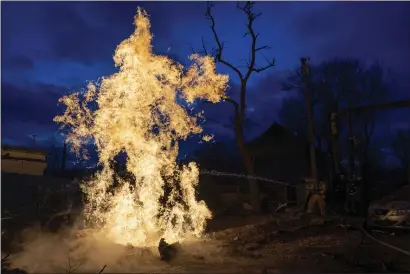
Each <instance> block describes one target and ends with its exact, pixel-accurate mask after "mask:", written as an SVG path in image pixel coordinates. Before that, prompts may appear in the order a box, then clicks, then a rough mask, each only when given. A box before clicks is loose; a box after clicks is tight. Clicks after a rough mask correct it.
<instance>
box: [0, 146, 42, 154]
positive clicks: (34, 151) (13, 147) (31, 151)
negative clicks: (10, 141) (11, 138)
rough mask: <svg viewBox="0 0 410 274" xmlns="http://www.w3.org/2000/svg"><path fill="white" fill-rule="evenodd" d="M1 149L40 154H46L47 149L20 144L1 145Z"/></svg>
mask: <svg viewBox="0 0 410 274" xmlns="http://www.w3.org/2000/svg"><path fill="white" fill-rule="evenodd" d="M1 149H2V150H14V151H22V152H28V153H35V154H42V155H44V154H47V150H45V149H38V148H29V147H22V146H9V145H2V146H1Z"/></svg>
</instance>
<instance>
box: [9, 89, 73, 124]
mask: <svg viewBox="0 0 410 274" xmlns="http://www.w3.org/2000/svg"><path fill="white" fill-rule="evenodd" d="M1 92H2V94H1V121H2V124H3V125H4V124H8V123H14V122H16V121H20V122H35V123H37V124H39V125H50V124H52V123H54V122H53V117H54V116H55V115H57V114H58V112H59V107H58V98H60V97H61V96H62V95H64V94H66V93H67V90H66V89H65V88H63V87H58V86H53V85H44V84H36V85H31V86H27V87H25V88H21V87H17V86H14V85H11V84H8V83H2V85H1Z"/></svg>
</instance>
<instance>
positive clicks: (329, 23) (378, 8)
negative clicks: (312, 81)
mask: <svg viewBox="0 0 410 274" xmlns="http://www.w3.org/2000/svg"><path fill="white" fill-rule="evenodd" d="M409 11H410V3H408V2H359V3H353V2H335V3H331V4H330V5H328V6H327V7H324V8H322V9H317V10H314V11H311V12H308V13H305V14H304V15H303V16H300V17H298V18H295V20H294V21H293V25H292V26H291V30H293V33H294V35H295V36H297V37H299V39H300V40H301V41H302V40H303V41H305V44H304V45H305V46H306V47H307V51H308V52H310V53H311V54H312V55H314V57H315V58H316V59H318V58H320V59H321V60H323V59H328V58H332V57H335V56H337V57H346V56H348V57H359V58H361V59H364V60H366V59H367V60H380V61H382V62H383V63H386V65H387V66H394V67H396V68H397V69H400V70H402V69H406V70H407V71H410V64H409V62H410V51H409V49H410V31H409V29H410V16H409ZM312 57H313V56H312Z"/></svg>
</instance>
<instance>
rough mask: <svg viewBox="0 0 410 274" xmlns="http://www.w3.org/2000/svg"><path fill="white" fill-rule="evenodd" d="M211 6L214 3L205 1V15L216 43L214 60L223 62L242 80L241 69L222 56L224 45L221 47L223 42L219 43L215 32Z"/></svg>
mask: <svg viewBox="0 0 410 274" xmlns="http://www.w3.org/2000/svg"><path fill="white" fill-rule="evenodd" d="M213 6H214V4H212V3H209V2H208V3H207V9H206V13H205V16H206V18H207V19H208V20H210V21H211V26H210V28H211V30H212V33H213V35H214V39H215V42H216V44H217V49H216V50H215V52H214V57H215V60H216V61H217V62H219V63H221V64H224V65H225V66H227V67H229V68H230V69H232V70H233V71H234V72H235V73H236V74H237V75H238V77H239V79H240V80H241V81H243V75H242V73H241V71H240V70H239V69H238V68H237V67H235V66H234V65H232V64H231V63H229V62H227V61H226V60H224V59H223V58H222V53H223V49H224V47H223V43H221V41H220V40H219V36H218V34H217V33H216V29H215V18H214V17H213V15H212V12H211V11H212V7H213Z"/></svg>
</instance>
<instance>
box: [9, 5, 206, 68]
mask: <svg viewBox="0 0 410 274" xmlns="http://www.w3.org/2000/svg"><path fill="white" fill-rule="evenodd" d="M200 5H203V3H170V2H155V3H149V2H148V3H147V2H145V3H144V2H139V3H135V2H88V3H87V2H76V3H68V2H65V3H64V2H53V3H50V2H41V3H40V2H37V3H29V2H14V3H12V2H8V3H4V4H3V9H2V10H3V12H2V15H4V18H2V21H3V27H2V38H3V39H2V40H3V41H8V42H7V43H5V44H4V46H3V47H4V48H5V49H4V53H3V54H5V55H8V54H12V53H13V52H15V51H16V47H17V48H20V49H21V48H24V49H25V50H27V51H28V52H27V54H29V55H32V56H33V57H35V58H36V59H52V60H55V59H69V60H74V61H77V62H80V63H84V64H90V63H92V62H94V61H96V60H99V59H109V58H111V56H112V55H113V53H114V50H115V48H116V46H117V44H118V43H119V42H120V41H122V40H123V39H125V38H127V37H128V36H129V35H130V34H131V33H132V31H133V17H134V15H135V13H136V10H137V7H138V6H142V7H143V8H145V9H147V11H148V13H149V14H150V17H151V18H152V30H153V33H154V34H155V35H159V37H161V39H162V41H167V42H168V43H170V44H171V42H172V40H174V41H175V39H172V38H174V35H173V31H172V28H173V26H174V25H175V23H177V22H181V21H182V20H189V19H190V18H194V17H195V16H198V14H196V13H195V12H194V13H193V12H192V9H193V8H194V7H197V6H200ZM199 10H200V11H201V12H200V13H201V16H203V9H199ZM5 11H7V13H6V12H5ZM33 14H35V16H34V15H33ZM21 17H24V18H25V19H24V20H20V19H18V18H21ZM32 32H35V33H38V36H37V37H36V36H33V35H32ZM40 39H41V40H42V41H41V43H43V46H41V47H40V46H39V47H38V49H37V50H36V49H28V48H27V47H26V45H27V43H30V42H31V43H36V44H39V43H40V41H39V40H40ZM157 42H158V41H157ZM155 43H156V41H155V39H154V48H155ZM17 50H18V49H17ZM165 50H166V48H165Z"/></svg>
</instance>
